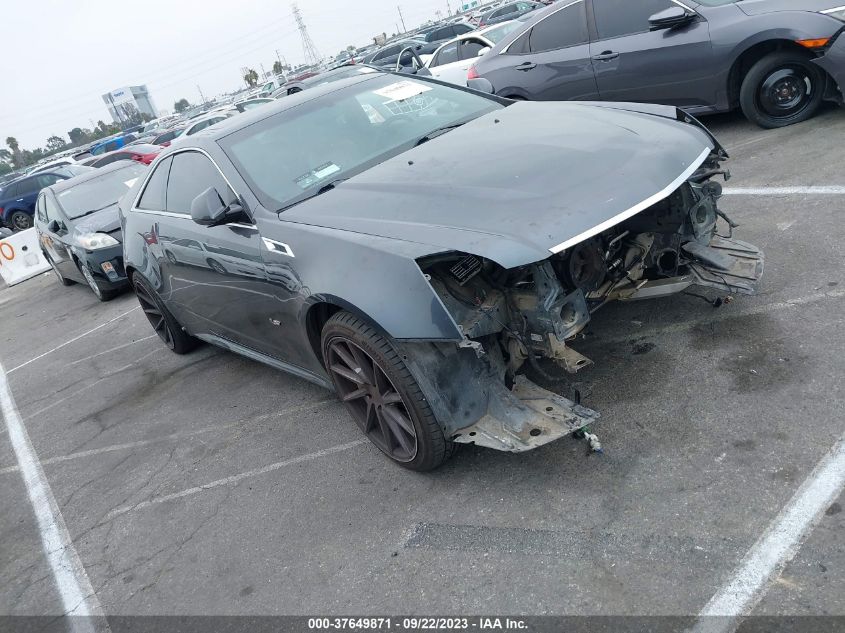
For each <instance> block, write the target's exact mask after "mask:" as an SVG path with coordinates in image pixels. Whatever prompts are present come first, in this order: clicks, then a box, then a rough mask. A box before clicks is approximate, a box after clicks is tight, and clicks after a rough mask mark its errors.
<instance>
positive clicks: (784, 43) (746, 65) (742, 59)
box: [728, 40, 809, 107]
mask: <svg viewBox="0 0 845 633" xmlns="http://www.w3.org/2000/svg"><path fill="white" fill-rule="evenodd" d="M780 51H795V52H798V53H802V54H804V55H807V54H808V53H809V51H808V50H807V49H806V48H804V47H803V46H801V45H800V44H796V43H795V42H791V41H789V40H766V41H765V42H760V43H758V44H755V45H754V46H752V47H751V48H749V49H748V50H746V51H745V52H743V53H742V55H740V56H739V57H738V58H737V59H736V61H735V62H734V64H733V66H732V67H731V71H730V73H729V74H728V100H729V102H730V105H731V107H736V106H737V105H738V104H739V91H740V88H741V86H742V80H743V79H745V75H747V74H748V71H749V70H751V67H752V66H753V65H754V64H756V63H757V62H759V61H760V60H761V59H763V58H764V57H765V56H766V55H769V54H771V53H777V52H780Z"/></svg>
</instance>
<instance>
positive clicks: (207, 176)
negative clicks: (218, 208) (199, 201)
mask: <svg viewBox="0 0 845 633" xmlns="http://www.w3.org/2000/svg"><path fill="white" fill-rule="evenodd" d="M209 187H214V188H215V189H217V191H218V192H220V195H221V196H223V197H224V198H225V197H226V196H227V193H228V190H229V186H228V185H227V184H226V181H225V180H224V179H223V176H222V175H221V174H220V172H219V171H218V170H217V167H215V166H214V164H213V163H212V162H211V161H210V160H209V159H208V158H206V157H205V156H203V155H202V154H200V153H199V152H182V153H179V154H176V155H175V156H174V157H173V167H171V168H170V179H169V181H168V184H167V210H168V211H169V212H170V213H190V212H191V203H192V202H193V201H194V198H196V197H197V196H198V195H200V194H201V193H202V192H203V191H205V190H206V189H208V188H209ZM228 195H230V196H231V194H228Z"/></svg>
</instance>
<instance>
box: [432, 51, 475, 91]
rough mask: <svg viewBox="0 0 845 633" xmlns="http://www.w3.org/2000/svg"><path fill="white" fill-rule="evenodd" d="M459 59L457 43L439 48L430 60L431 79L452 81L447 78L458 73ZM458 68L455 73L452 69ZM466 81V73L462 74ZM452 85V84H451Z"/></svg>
mask: <svg viewBox="0 0 845 633" xmlns="http://www.w3.org/2000/svg"><path fill="white" fill-rule="evenodd" d="M460 63H461V60H460V57H458V42H449V43H447V44H444V45H443V46H441V47H440V48H439V49H438V51H437V52H436V53H435V54H434V57H432V58H431V62H430V63H429V70H430V71H431V74H432V76H433V77H435V78H437V79H442V80H443V81H452V79H450V78H449V77H450V76H452V75H455V74H459V73H460ZM456 66H457V67H458V72H457V73H455V71H454V68H455V67H456ZM464 79H466V73H464ZM453 83H454V82H453Z"/></svg>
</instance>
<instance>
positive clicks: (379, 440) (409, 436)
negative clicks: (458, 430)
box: [322, 311, 457, 472]
mask: <svg viewBox="0 0 845 633" xmlns="http://www.w3.org/2000/svg"><path fill="white" fill-rule="evenodd" d="M322 350H323V361H324V363H325V365H326V370H327V371H328V373H329V376H330V377H331V379H332V383H333V384H334V387H335V391H336V392H337V394H338V396H339V397H340V398H341V400H342V401H343V403H344V406H345V407H346V409H347V411H349V413H350V414H351V415H352V417H353V419H354V420H355V422H356V423H357V424H358V426H359V427H360V428H361V430H362V431H363V432H364V434H365V435H366V436H367V438H368V439H369V440H370V441H371V442H372V443H373V444H374V445H375V446H376V447H377V448H378V449H379V450H380V451H381V452H382V453H384V454H385V455H387V457H389V458H390V459H391V460H393V461H394V462H396V463H397V464H399V465H400V466H403V467H404V468H407V469H409V470H415V471H419V472H424V471H429V470H434V469H435V468H437V467H438V466H440V465H441V464H443V462H445V461H446V460H447V459H448V458H449V457H451V456H452V454H453V453H454V452H455V450H456V448H457V445H456V444H455V443H454V442H451V441H449V440H448V439H447V438H446V437H445V436H444V435H443V430H442V429H441V428H440V425H439V424H438V422H437V420H436V419H435V417H434V412H433V411H432V410H431V407H429V405H428V401H427V400H426V398H425V395H424V394H423V392H422V389H421V388H420V386H419V384H417V381H416V380H414V378H413V376H412V375H411V372H410V371H409V370H408V367H407V365H405V363H404V361H403V360H402V357H401V356H400V355H399V353H398V352H397V351H396V349H395V347H394V346H393V344H392V343H391V341H390V340H389V339H388V338H386V337H384V336H382V335H381V334H379V333H378V332H377V331H376V330H375V329H374V328H373V327H372V326H370V325H369V324H368V323H366V322H365V321H364V320H362V319H360V318H358V317H357V316H355V315H353V314H350V313H349V312H343V311H341V312H338V313H337V314H335V315H334V316H333V317H332V318H330V319H329V321H328V322H327V323H326V325H325V327H324V328H323V335H322Z"/></svg>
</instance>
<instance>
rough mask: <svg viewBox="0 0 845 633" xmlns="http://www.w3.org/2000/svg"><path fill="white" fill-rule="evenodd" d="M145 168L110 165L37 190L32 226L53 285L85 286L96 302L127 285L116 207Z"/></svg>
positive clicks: (122, 163) (132, 164)
mask: <svg viewBox="0 0 845 633" xmlns="http://www.w3.org/2000/svg"><path fill="white" fill-rule="evenodd" d="M148 169H149V168H148V167H146V166H145V165H142V164H139V163H135V162H128V161H122V162H118V163H112V164H110V165H107V166H105V167H102V168H100V169H92V170H90V171H89V172H88V173H86V174H84V175H82V176H78V177H76V178H72V179H70V180H66V181H64V182H61V183H58V184H55V185H53V186H51V187H47V188H46V189H44V190H43V191H42V192H41V194H40V195H39V196H38V202H37V203H36V216H35V217H36V219H35V227H36V230H37V231H38V238H39V241H40V243H41V250H42V251H43V252H44V257H45V258H46V259H47V261H48V262H49V263H50V266H52V268H53V272H55V273H56V276H57V277H58V279H59V283H61V284H62V285H63V286H70V285H71V284H73V283H76V282H79V283H85V284H88V286H89V287H90V288H91V290H92V291H93V292H94V294H95V295H96V296H97V298H98V299H99V300H100V301H109V300H110V299H112V298H114V297H115V296H116V295H117V294H118V293H119V292H120V291H121V290H123V289H124V288H125V287H126V286H127V279H126V272H125V271H124V268H123V246H122V241H123V236H122V234H121V231H120V222H119V217H118V212H117V203H118V200H120V198H121V197H123V196H124V195H126V193H127V192H128V191H129V189H130V188H131V187H132V185H134V184H135V181H137V180H138V179H139V178H141V177H143V176H144V175H146V172H147V171H148Z"/></svg>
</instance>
